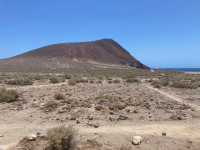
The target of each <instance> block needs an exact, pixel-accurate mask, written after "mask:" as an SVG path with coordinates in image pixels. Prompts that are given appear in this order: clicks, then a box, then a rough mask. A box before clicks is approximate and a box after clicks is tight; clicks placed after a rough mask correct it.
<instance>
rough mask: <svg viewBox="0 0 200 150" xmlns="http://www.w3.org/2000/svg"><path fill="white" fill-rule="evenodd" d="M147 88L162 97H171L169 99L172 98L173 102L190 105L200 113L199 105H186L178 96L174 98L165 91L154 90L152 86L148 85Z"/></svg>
mask: <svg viewBox="0 0 200 150" xmlns="http://www.w3.org/2000/svg"><path fill="white" fill-rule="evenodd" d="M146 87H148V88H149V89H151V90H153V91H156V92H158V93H160V94H161V95H164V96H166V97H169V98H171V99H172V100H174V101H177V102H180V103H182V104H186V105H187V104H188V105H190V106H191V107H192V108H194V109H195V110H198V111H200V106H198V105H196V104H192V103H188V102H187V103H186V102H184V100H183V99H181V98H178V97H176V96H174V95H171V94H168V93H166V92H163V91H161V90H159V89H156V88H153V87H151V86H149V85H147V86H146Z"/></svg>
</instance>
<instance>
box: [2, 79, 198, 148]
mask: <svg viewBox="0 0 200 150" xmlns="http://www.w3.org/2000/svg"><path fill="white" fill-rule="evenodd" d="M5 86H6V87H7V88H10V89H17V90H18V91H19V92H20V93H21V95H22V98H23V99H25V101H22V102H16V103H13V104H6V103H2V104H0V135H3V137H0V149H7V148H9V147H11V146H15V145H16V144H17V143H18V142H19V140H20V139H22V138H23V137H25V136H27V135H29V134H31V133H34V134H36V133H37V132H38V131H41V132H42V133H43V134H44V135H45V132H46V130H47V129H49V128H52V127H56V126H59V125H62V124H65V125H69V124H72V125H74V127H75V128H77V129H78V131H79V137H78V138H79V140H82V141H87V140H88V139H89V140H95V141H97V142H98V143H100V144H102V145H103V146H102V147H99V148H93V149H120V147H121V146H122V145H126V146H130V147H131V148H132V149H150V150H151V149H152V150H153V149H174V150H178V149H197V150H198V148H199V147H200V142H199V141H200V119H199V117H198V116H199V115H200V106H199V105H198V104H197V101H198V96H199V95H198V93H199V92H200V90H199V89H196V90H191V91H190V92H192V93H193V95H195V96H193V99H194V101H188V100H187V99H186V98H185V96H184V94H181V93H182V92H185V91H184V90H183V91H181V90H179V91H177V90H176V92H175V91H174V89H173V88H167V87H164V88H161V89H159V90H158V89H155V88H153V87H151V86H150V85H149V84H148V83H141V84H135V83H134V84H131V85H127V84H124V83H120V84H108V83H106V81H105V82H103V84H89V83H86V84H82V83H81V84H78V85H76V86H69V85H68V83H67V82H65V83H61V84H56V85H53V84H45V85H33V86H26V87H12V86H7V85H0V87H5ZM56 92H62V93H65V95H66V97H67V99H72V100H73V101H76V102H77V103H79V102H80V103H81V102H87V103H89V102H90V101H91V107H89V108H87V107H73V109H72V110H70V111H67V112H66V113H58V112H59V110H60V109H61V108H62V107H63V106H68V105H67V104H65V105H61V106H60V107H59V108H58V109H57V110H55V111H53V112H44V111H43V110H42V109H41V104H42V103H46V102H47V101H48V100H51V99H54V94H55V93H56ZM99 93H109V94H111V95H114V96H117V97H123V99H120V101H124V103H127V102H130V99H131V102H133V103H134V105H132V104H130V105H127V106H126V108H125V109H122V110H116V111H111V110H107V109H106V108H107V105H108V104H109V105H110V103H108V102H107V101H106V103H105V104H104V103H102V104H101V105H102V106H103V107H105V109H104V111H97V110H95V106H96V105H97V104H99V103H97V102H96V101H97V100H95V97H97V96H98V94H99ZM177 93H178V94H177ZM94 102H95V104H94ZM136 102H137V103H136ZM61 104H62V103H61ZM185 105H190V106H191V108H190V109H188V108H184V109H183V106H185ZM168 106H170V107H171V106H173V107H172V108H171V109H168V108H166V107H168ZM70 107H72V104H70ZM16 108H17V109H16ZM192 109H194V110H192ZM127 110H130V112H129V113H127ZM134 110H138V111H139V113H134V112H133V111H134ZM79 111H80V113H79ZM110 112H113V114H112V115H111V114H110ZM77 114H78V115H77ZM120 114H124V115H126V116H127V117H128V119H127V120H117V118H118V116H119V115H120ZM73 115H75V116H76V120H79V121H80V124H77V123H76V121H75V120H71V119H69V118H70V117H72V116H73ZM88 115H93V116H94V120H92V121H90V120H88V119H87V116H88ZM174 115H175V116H176V115H179V116H180V115H183V116H180V117H182V119H181V120H180V119H171V118H172V116H174ZM66 118H67V119H66ZM110 118H112V119H113V120H114V121H110ZM88 123H90V124H92V123H98V124H99V128H94V127H93V126H89V125H88ZM163 132H165V133H166V134H167V136H162V133H163ZM134 135H140V136H142V137H143V138H144V142H143V143H142V144H141V145H139V146H133V145H132V144H131V138H132V137H133V136H134Z"/></svg>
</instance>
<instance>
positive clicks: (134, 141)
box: [132, 136, 142, 145]
mask: <svg viewBox="0 0 200 150" xmlns="http://www.w3.org/2000/svg"><path fill="white" fill-rule="evenodd" d="M140 143H142V137H141V136H134V137H133V139H132V144H133V145H140Z"/></svg>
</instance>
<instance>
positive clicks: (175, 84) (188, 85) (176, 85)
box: [171, 81, 198, 89]
mask: <svg viewBox="0 0 200 150" xmlns="http://www.w3.org/2000/svg"><path fill="white" fill-rule="evenodd" d="M171 87H174V88H186V89H197V87H198V85H197V84H194V83H189V82H181V81H180V82H173V83H172V84H171Z"/></svg>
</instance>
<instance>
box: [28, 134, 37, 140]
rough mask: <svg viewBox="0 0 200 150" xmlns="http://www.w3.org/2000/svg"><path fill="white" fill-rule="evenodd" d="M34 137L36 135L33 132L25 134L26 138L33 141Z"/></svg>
mask: <svg viewBox="0 0 200 150" xmlns="http://www.w3.org/2000/svg"><path fill="white" fill-rule="evenodd" d="M36 137H37V136H36V135H35V134H30V135H28V136H27V138H28V140H30V141H35V140H36Z"/></svg>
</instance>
